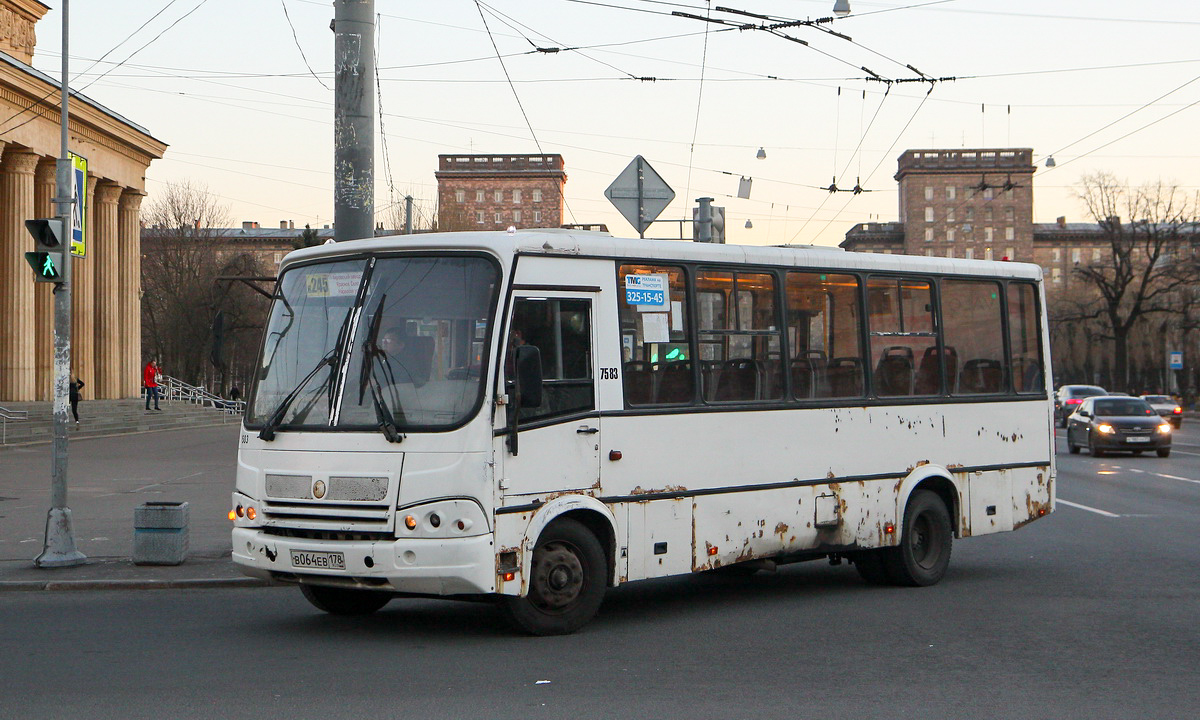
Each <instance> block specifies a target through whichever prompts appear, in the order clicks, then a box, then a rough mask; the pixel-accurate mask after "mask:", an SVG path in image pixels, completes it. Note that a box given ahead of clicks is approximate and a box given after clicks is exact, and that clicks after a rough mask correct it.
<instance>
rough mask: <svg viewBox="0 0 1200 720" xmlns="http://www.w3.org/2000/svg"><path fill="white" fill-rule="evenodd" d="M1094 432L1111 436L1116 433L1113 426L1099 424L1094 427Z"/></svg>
mask: <svg viewBox="0 0 1200 720" xmlns="http://www.w3.org/2000/svg"><path fill="white" fill-rule="evenodd" d="M1096 431H1097V432H1102V433H1104V434H1105V435H1112V434H1113V433H1115V432H1116V430H1114V429H1113V426H1112V425H1109V424H1108V423H1100V424H1099V425H1097V426H1096Z"/></svg>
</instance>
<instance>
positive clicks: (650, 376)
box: [617, 265, 696, 406]
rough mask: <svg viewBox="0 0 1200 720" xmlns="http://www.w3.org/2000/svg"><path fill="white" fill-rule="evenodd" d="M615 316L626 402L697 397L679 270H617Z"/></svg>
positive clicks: (654, 402)
mask: <svg viewBox="0 0 1200 720" xmlns="http://www.w3.org/2000/svg"><path fill="white" fill-rule="evenodd" d="M643 288H644V290H643ZM658 288H662V289H663V294H662V296H661V297H659V296H658V295H657V293H656V291H657V289H658ZM631 300H633V302H631ZM639 301H648V302H639ZM617 314H618V317H619V318H620V327H621V361H622V368H621V370H622V371H621V378H622V383H623V385H624V389H625V404H626V405H627V406H646V405H680V404H687V403H691V402H692V401H693V400H694V399H695V394H696V393H695V383H696V381H695V376H694V374H693V370H692V358H691V352H692V350H691V334H690V333H691V331H690V329H689V326H688V302H687V278H686V276H685V275H684V273H683V268H681V267H674V266H664V265H620V266H618V267H617Z"/></svg>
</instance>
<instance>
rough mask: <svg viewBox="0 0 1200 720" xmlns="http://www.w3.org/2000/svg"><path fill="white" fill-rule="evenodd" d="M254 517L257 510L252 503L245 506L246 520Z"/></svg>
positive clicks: (256, 515)
mask: <svg viewBox="0 0 1200 720" xmlns="http://www.w3.org/2000/svg"><path fill="white" fill-rule="evenodd" d="M256 517H258V511H257V510H255V509H254V506H253V505H251V506H250V507H248V508H246V519H247V520H253V519H254V518H256Z"/></svg>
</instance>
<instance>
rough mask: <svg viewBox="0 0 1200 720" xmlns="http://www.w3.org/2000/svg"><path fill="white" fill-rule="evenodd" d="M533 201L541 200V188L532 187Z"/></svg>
mask: <svg viewBox="0 0 1200 720" xmlns="http://www.w3.org/2000/svg"><path fill="white" fill-rule="evenodd" d="M533 201H534V202H541V201H542V189H541V188H534V189H533Z"/></svg>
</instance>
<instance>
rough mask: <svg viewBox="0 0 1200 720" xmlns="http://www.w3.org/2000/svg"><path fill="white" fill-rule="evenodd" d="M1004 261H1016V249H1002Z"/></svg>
mask: <svg viewBox="0 0 1200 720" xmlns="http://www.w3.org/2000/svg"><path fill="white" fill-rule="evenodd" d="M1004 259H1005V260H1016V259H1017V249H1016V248H1014V247H1006V248H1004Z"/></svg>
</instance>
